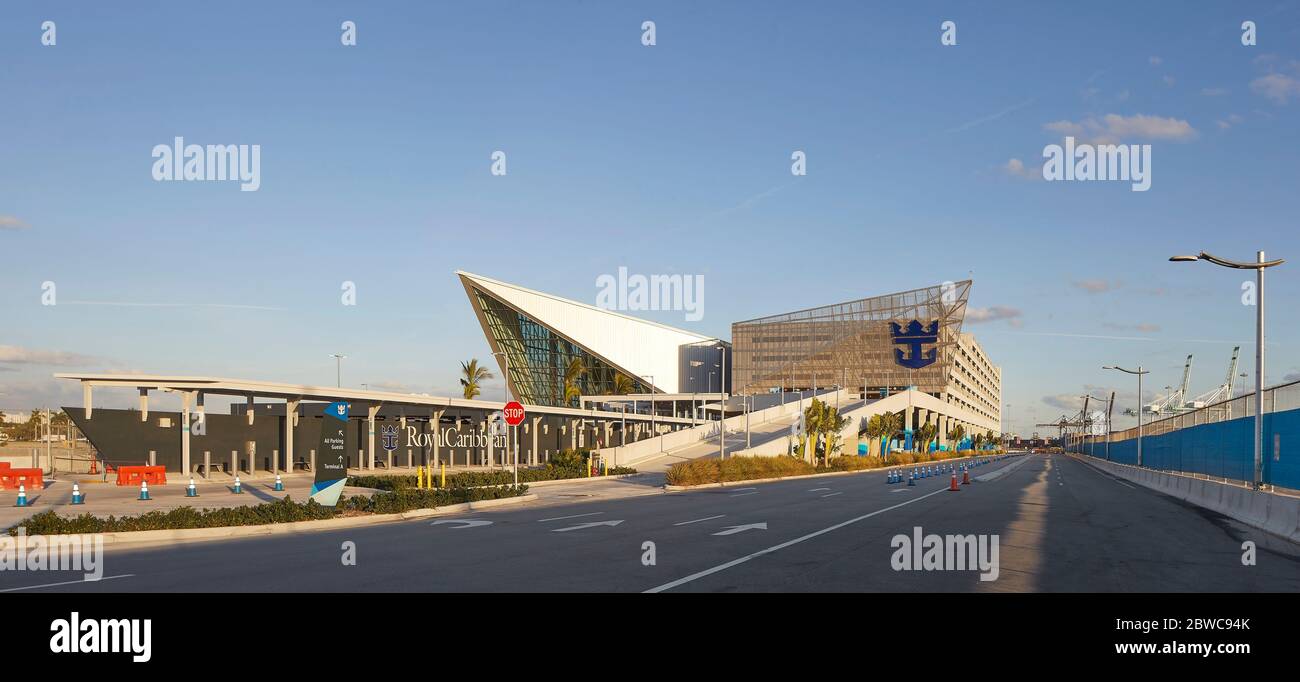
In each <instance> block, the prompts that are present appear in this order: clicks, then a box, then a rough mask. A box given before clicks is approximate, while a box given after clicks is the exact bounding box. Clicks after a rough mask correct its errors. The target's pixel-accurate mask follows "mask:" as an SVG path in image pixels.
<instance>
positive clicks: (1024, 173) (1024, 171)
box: [1002, 158, 1043, 180]
mask: <svg viewBox="0 0 1300 682" xmlns="http://www.w3.org/2000/svg"><path fill="white" fill-rule="evenodd" d="M1002 170H1003V172H1005V173H1006V174H1007V175H1010V176H1013V177H1017V178H1024V179H1026V180H1042V179H1043V172H1042V169H1041V168H1026V167H1025V162H1024V161H1021V160H1020V159H1015V158H1013V159H1008V160H1007V162H1006V163H1005V164H1003V165H1002Z"/></svg>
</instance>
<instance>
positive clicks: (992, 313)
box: [966, 305, 1021, 324]
mask: <svg viewBox="0 0 1300 682" xmlns="http://www.w3.org/2000/svg"><path fill="white" fill-rule="evenodd" d="M1020 315H1021V313H1020V309H1019V308H1011V307H1008V306H1002V305H995V306H991V307H989V308H967V309H966V323H967V324H983V323H985V322H997V321H998V320H1015V319H1017V318H1019V317H1020Z"/></svg>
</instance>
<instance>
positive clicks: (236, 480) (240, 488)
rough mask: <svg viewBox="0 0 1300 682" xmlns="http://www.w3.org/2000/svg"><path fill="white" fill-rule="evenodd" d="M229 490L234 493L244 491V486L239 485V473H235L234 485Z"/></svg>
mask: <svg viewBox="0 0 1300 682" xmlns="http://www.w3.org/2000/svg"><path fill="white" fill-rule="evenodd" d="M231 492H233V493H234V494H236V495H238V494H240V493H242V492H244V486H242V485H240V483H239V474H235V487H234V488H233V489H232V490H231Z"/></svg>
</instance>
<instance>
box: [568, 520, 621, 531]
mask: <svg viewBox="0 0 1300 682" xmlns="http://www.w3.org/2000/svg"><path fill="white" fill-rule="evenodd" d="M620 523H623V519H619V520H617V521H591V522H589V523H579V524H578V525H576V526H569V527H568V528H553V529H551V532H552V533H567V532H568V531H571V530H582V529H584V528H595V527H596V526H617V525H618V524H620Z"/></svg>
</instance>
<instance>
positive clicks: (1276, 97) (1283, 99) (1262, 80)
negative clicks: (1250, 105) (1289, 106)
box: [1250, 73, 1300, 104]
mask: <svg viewBox="0 0 1300 682" xmlns="http://www.w3.org/2000/svg"><path fill="white" fill-rule="evenodd" d="M1250 89H1251V90H1252V91H1254V92H1255V94H1258V95H1263V96H1265V97H1267V98H1269V99H1271V100H1273V101H1274V102H1277V103H1278V104H1286V103H1287V102H1289V101H1290V99H1291V98H1292V97H1300V79H1296V78H1292V77H1291V76H1288V75H1286V74H1284V73H1270V74H1268V75H1265V76H1260V77H1259V78H1256V79H1255V80H1253V81H1251V82H1250Z"/></svg>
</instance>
